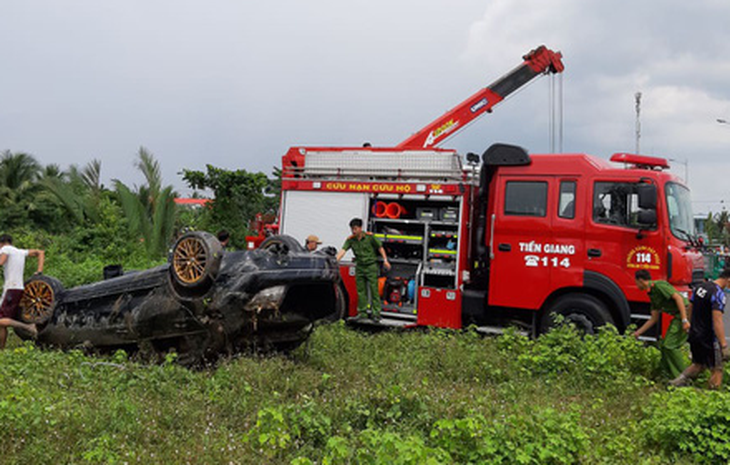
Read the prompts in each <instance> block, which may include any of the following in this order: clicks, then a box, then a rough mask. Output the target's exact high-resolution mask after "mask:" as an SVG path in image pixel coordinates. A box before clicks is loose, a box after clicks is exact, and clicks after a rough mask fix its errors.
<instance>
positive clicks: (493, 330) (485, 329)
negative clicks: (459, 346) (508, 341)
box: [476, 326, 530, 337]
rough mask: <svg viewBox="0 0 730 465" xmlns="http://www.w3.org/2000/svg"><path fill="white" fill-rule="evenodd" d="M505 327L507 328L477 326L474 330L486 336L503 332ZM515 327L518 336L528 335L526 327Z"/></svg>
mask: <svg viewBox="0 0 730 465" xmlns="http://www.w3.org/2000/svg"><path fill="white" fill-rule="evenodd" d="M506 329H507V328H504V327H502V326H477V328H476V332H478V333H479V334H484V335H487V336H493V335H500V334H504V332H505V331H506ZM515 329H516V330H517V334H519V335H520V336H525V337H529V336H530V332H529V331H527V330H526V329H520V328H515Z"/></svg>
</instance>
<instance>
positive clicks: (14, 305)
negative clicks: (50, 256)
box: [0, 234, 46, 349]
mask: <svg viewBox="0 0 730 465" xmlns="http://www.w3.org/2000/svg"><path fill="white" fill-rule="evenodd" d="M28 256H30V257H38V271H37V272H36V274H40V273H42V272H43V263H44V262H45V257H46V254H45V252H44V251H42V250H36V249H30V250H25V249H18V248H15V247H13V238H12V237H10V236H9V235H7V234H4V235H2V236H0V265H2V267H3V268H4V272H5V282H4V284H3V295H2V303H1V304H0V349H4V348H5V342H6V341H7V339H8V327H12V328H17V329H23V330H25V331H27V332H29V333H30V335H31V336H32V337H36V336H37V335H38V329H37V328H36V326H35V325H34V324H25V323H23V322H21V321H18V307H19V305H20V299H22V298H23V289H24V288H25V286H24V284H23V271H24V270H25V257H28Z"/></svg>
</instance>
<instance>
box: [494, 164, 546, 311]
mask: <svg viewBox="0 0 730 465" xmlns="http://www.w3.org/2000/svg"><path fill="white" fill-rule="evenodd" d="M553 184H554V179H553V178H551V177H544V176H541V177H540V178H536V177H530V176H510V175H500V176H499V177H498V179H497V185H496V189H495V195H494V199H495V202H494V203H493V204H492V206H491V209H490V210H491V211H490V213H489V233H488V234H487V240H488V241H489V243H488V247H489V251H490V252H489V253H490V269H489V294H488V300H489V305H495V306H505V307H516V308H532V309H534V308H539V306H540V305H541V304H542V301H543V300H544V298H545V297H546V296H547V294H548V292H549V290H550V268H551V266H552V265H553V263H552V262H551V259H553V258H555V257H552V256H549V255H546V254H545V246H546V245H549V244H551V243H552V232H551V216H552V215H550V214H548V213H549V211H548V205H549V204H551V203H552V202H550V199H551V198H555V196H556V193H554V192H552V190H554V189H555V186H554V185H553Z"/></svg>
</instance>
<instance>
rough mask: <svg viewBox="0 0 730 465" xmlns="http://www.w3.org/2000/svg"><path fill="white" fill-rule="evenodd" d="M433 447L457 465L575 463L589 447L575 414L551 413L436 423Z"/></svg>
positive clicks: (553, 411) (586, 437) (530, 413)
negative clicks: (437, 448)
mask: <svg viewBox="0 0 730 465" xmlns="http://www.w3.org/2000/svg"><path fill="white" fill-rule="evenodd" d="M431 440H432V441H433V444H434V445H435V446H437V447H439V448H440V449H442V450H444V451H445V452H447V453H448V454H449V455H450V456H451V457H453V458H454V460H455V461H457V462H459V463H494V464H500V463H505V464H514V463H519V464H568V463H576V462H578V461H579V457H580V456H581V454H583V453H584V452H585V451H586V449H587V447H588V444H589V441H588V434H587V433H586V432H585V431H584V429H583V427H582V426H581V425H580V423H579V416H578V414H577V412H576V411H571V412H569V413H561V412H558V411H556V410H554V409H550V408H549V409H545V410H540V411H537V412H529V413H525V414H522V415H511V416H509V417H507V418H505V419H503V420H501V421H489V420H487V419H486V418H484V417H483V416H481V415H474V416H471V417H467V418H460V419H454V420H450V419H444V420H439V421H438V422H436V424H435V425H434V428H433V429H432V430H431Z"/></svg>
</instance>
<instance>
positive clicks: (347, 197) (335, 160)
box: [280, 47, 703, 334]
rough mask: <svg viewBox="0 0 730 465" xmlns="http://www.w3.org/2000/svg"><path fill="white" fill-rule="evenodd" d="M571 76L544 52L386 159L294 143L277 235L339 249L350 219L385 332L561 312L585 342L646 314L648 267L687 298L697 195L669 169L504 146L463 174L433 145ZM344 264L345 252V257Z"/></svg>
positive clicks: (542, 319) (387, 152) (641, 159)
mask: <svg viewBox="0 0 730 465" xmlns="http://www.w3.org/2000/svg"><path fill="white" fill-rule="evenodd" d="M562 70H563V64H562V62H561V56H560V54H559V53H557V52H552V51H550V50H548V49H546V48H545V47H540V48H538V49H536V50H534V51H532V52H530V53H529V54H528V55H526V56H525V57H524V62H523V64H522V65H520V66H519V67H518V68H516V69H515V70H513V71H512V72H510V73H508V74H507V75H505V76H503V77H502V78H500V79H499V80H498V81H496V82H495V83H494V84H492V85H491V86H489V87H488V88H486V89H483V90H482V91H480V92H478V93H476V94H474V95H473V96H471V97H470V98H469V99H467V100H465V101H464V102H463V103H462V104H460V105H459V106H457V107H456V108H455V109H453V110H451V111H449V112H448V113H446V114H445V115H443V116H442V117H440V118H438V119H437V120H435V121H434V122H433V123H431V124H429V125H428V126H426V127H425V128H424V129H422V130H421V131H419V132H417V133H416V134H414V135H413V136H411V137H409V138H408V139H406V140H405V141H404V142H403V143H401V144H399V145H398V146H396V147H392V148H378V147H351V148H346V147H337V148H329V147H292V148H291V149H289V151H288V152H287V153H286V155H284V157H283V167H282V168H283V171H282V173H283V177H282V197H281V210H280V232H281V234H284V235H289V236H292V237H294V238H296V239H303V238H305V237H306V236H308V235H309V234H316V235H317V236H319V237H320V239H321V240H322V241H323V242H324V244H325V245H331V246H334V247H336V248H338V249H339V248H340V247H341V246H342V244H343V242H344V240H345V238H347V237H348V235H349V234H350V232H349V227H348V223H349V220H350V219H351V218H356V217H357V218H362V219H363V222H364V224H365V225H366V226H367V230H369V231H370V232H372V233H373V234H375V236H376V237H378V238H379V239H380V241H381V242H382V243H383V245H384V247H385V249H386V251H387V253H388V257H389V259H390V262H391V264H392V269H391V270H390V271H389V272H385V271H383V275H382V278H381V279H380V295H379V296H377V298H379V299H381V301H382V303H383V318H382V320H381V323H380V324H383V325H390V326H415V325H427V326H437V327H446V328H461V327H464V326H467V325H470V324H476V325H477V326H478V327H479V328H480V330H481V331H483V332H496V331H499V330H500V328H502V327H504V326H505V325H507V324H517V325H519V326H521V327H523V328H524V329H525V330H526V331H529V332H531V333H533V334H537V333H538V332H540V331H542V330H544V329H546V328H547V327H548V326H549V325H550V324H551V323H552V321H553V318H552V315H555V314H562V315H564V316H565V317H566V318H567V319H568V320H571V321H573V322H575V323H576V324H577V325H578V326H580V327H581V328H583V329H584V330H585V331H587V332H593V331H594V329H595V328H596V327H598V326H600V325H603V324H606V323H613V324H614V325H616V326H617V327H618V328H619V329H621V330H622V329H624V328H626V326H628V325H629V324H630V323H632V322H633V323H640V322H641V321H640V320H642V319H646V318H648V313H649V308H648V298H647V295H646V293H642V292H640V291H639V290H638V289H637V287H636V285H635V282H634V273H635V271H636V270H638V269H648V270H650V272H651V273H652V276H653V277H654V278H655V279H666V280H668V281H669V282H670V283H672V284H673V285H674V286H675V287H677V288H678V289H680V290H681V291H684V292H686V291H689V286H690V285H691V284H692V283H693V282H695V281H701V280H702V278H703V265H702V258H701V254H700V253H699V252H698V251H697V250H696V247H694V242H693V227H694V226H693V225H694V222H693V215H692V208H691V203H690V193H689V190H688V188H687V187H686V186H685V185H684V184H683V183H682V182H681V181H680V180H679V179H678V178H676V177H675V176H673V175H672V174H671V173H669V172H667V171H665V170H666V169H667V168H668V167H669V166H668V164H667V161H666V160H665V159H661V158H656V157H648V156H641V155H632V154H623V153H622V154H614V155H613V156H612V157H611V162H612V163H611V162H609V161H606V160H604V159H601V158H596V157H593V156H590V155H586V154H582V153H575V154H545V155H535V154H528V153H527V152H526V151H525V150H524V149H522V148H520V147H517V146H513V145H507V144H495V145H492V146H491V147H490V148H488V149H487V150H486V151H485V152H484V154H483V155H482V157H481V160H480V159H479V157H478V156H476V155H474V154H468V155H467V163H463V162H462V158H461V156H460V155H458V154H457V153H456V152H455V151H453V150H446V149H440V148H437V147H436V146H437V145H438V144H439V143H441V142H443V140H444V139H445V138H447V137H449V136H451V135H453V134H454V133H455V132H456V131H457V130H458V129H460V128H463V127H464V126H466V125H467V124H468V123H469V122H471V121H472V120H473V119H474V118H476V117H478V116H479V115H481V114H483V113H485V112H489V111H491V109H492V107H493V106H494V105H495V104H496V103H498V102H499V101H501V100H502V99H504V97H506V96H507V95H509V94H510V93H512V92H513V91H514V90H516V89H517V88H519V87H520V86H522V85H524V84H525V83H526V82H528V81H529V80H531V79H532V78H534V77H536V76H538V75H540V74H545V73H558V72H561V71H562ZM349 253H350V252H348V254H349ZM350 260H351V255H346V256H345V258H344V260H343V261H342V262H341V271H342V278H343V280H342V285H341V289H340V295H341V297H342V298H341V299H340V303H341V312H342V316H343V317H346V316H348V315H349V316H353V315H355V314H356V299H357V292H356V289H355V282H354V273H355V268H354V264H353V263H352V262H351V261H350Z"/></svg>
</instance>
